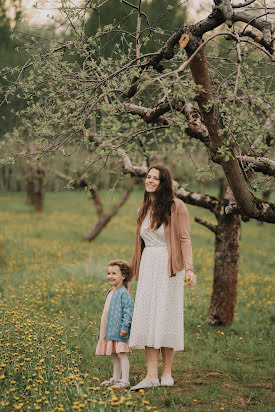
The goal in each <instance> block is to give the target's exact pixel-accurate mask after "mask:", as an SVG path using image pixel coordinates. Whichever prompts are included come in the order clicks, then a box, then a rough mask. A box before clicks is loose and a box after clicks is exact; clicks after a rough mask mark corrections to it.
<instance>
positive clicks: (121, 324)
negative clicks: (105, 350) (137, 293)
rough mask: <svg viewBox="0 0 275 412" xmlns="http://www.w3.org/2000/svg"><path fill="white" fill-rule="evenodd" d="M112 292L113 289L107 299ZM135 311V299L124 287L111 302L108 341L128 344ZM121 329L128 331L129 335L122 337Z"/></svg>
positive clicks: (114, 295) (107, 327)
mask: <svg viewBox="0 0 275 412" xmlns="http://www.w3.org/2000/svg"><path fill="white" fill-rule="evenodd" d="M110 291H111V289H110V290H108V292H107V294H106V298H107V296H108V294H109V293H110ZM133 309H134V299H133V298H132V296H131V295H130V294H129V292H128V291H127V289H126V288H125V286H124V285H122V286H121V287H120V288H118V289H116V290H115V291H114V293H113V296H112V299H111V302H110V307H109V310H108V317H107V326H106V336H105V338H106V339H108V340H116V341H119V342H128V339H129V335H130V329H131V323H132V314H133ZM121 329H123V330H127V332H128V333H127V335H125V336H120V331H121Z"/></svg>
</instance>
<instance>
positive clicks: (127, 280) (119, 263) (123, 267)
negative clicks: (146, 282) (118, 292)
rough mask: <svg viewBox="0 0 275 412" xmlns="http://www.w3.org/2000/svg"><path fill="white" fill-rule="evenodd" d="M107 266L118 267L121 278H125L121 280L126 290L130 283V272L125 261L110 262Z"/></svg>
mask: <svg viewBox="0 0 275 412" xmlns="http://www.w3.org/2000/svg"><path fill="white" fill-rule="evenodd" d="M108 266H118V267H119V268H120V271H121V273H122V275H123V276H125V279H124V280H123V285H124V286H125V287H126V288H127V289H128V288H129V285H130V282H131V280H132V277H133V275H132V270H131V268H130V266H129V264H128V263H127V262H126V261H125V260H119V259H118V260H111V262H109V263H108V265H107V267H108Z"/></svg>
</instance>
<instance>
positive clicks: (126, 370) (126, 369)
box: [117, 353, 130, 382]
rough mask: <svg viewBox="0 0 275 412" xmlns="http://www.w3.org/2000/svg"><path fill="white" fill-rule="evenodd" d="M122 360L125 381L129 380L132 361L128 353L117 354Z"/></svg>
mask: <svg viewBox="0 0 275 412" xmlns="http://www.w3.org/2000/svg"><path fill="white" fill-rule="evenodd" d="M117 356H118V358H119V360H120V366H121V372H122V377H121V378H122V380H123V381H124V382H129V371H130V363H129V359H128V356H127V353H118V354H117Z"/></svg>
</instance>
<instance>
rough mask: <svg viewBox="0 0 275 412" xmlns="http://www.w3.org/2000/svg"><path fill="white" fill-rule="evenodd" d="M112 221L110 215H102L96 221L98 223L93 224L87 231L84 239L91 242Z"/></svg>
mask: <svg viewBox="0 0 275 412" xmlns="http://www.w3.org/2000/svg"><path fill="white" fill-rule="evenodd" d="M111 219H112V216H111V215H102V216H100V218H99V219H98V221H97V222H96V223H95V224H94V226H93V227H92V228H91V229H90V230H89V231H88V233H87V234H86V235H85V239H86V240H88V241H89V242H91V241H92V240H94V239H95V238H96V237H97V235H99V233H100V232H101V231H102V229H104V227H105V226H106V225H107V224H108V223H109V222H110V220H111Z"/></svg>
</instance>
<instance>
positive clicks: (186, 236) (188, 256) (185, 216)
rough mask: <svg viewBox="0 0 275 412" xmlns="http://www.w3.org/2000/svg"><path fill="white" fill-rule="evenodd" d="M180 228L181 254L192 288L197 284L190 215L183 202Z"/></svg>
mask: <svg viewBox="0 0 275 412" xmlns="http://www.w3.org/2000/svg"><path fill="white" fill-rule="evenodd" d="M178 228H179V240H180V246H181V253H182V257H183V260H184V264H185V274H186V277H187V280H188V282H187V286H189V287H192V286H195V284H196V275H195V274H194V268H193V258H192V244H191V239H190V219H189V213H188V209H187V207H186V206H185V204H184V203H183V202H181V204H180V206H179V208H178Z"/></svg>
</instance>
